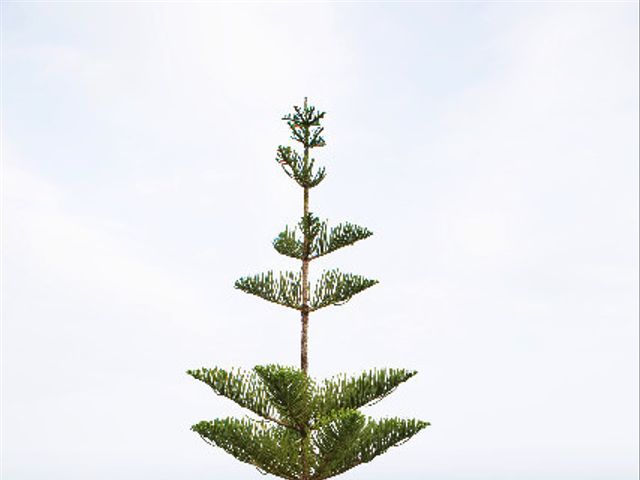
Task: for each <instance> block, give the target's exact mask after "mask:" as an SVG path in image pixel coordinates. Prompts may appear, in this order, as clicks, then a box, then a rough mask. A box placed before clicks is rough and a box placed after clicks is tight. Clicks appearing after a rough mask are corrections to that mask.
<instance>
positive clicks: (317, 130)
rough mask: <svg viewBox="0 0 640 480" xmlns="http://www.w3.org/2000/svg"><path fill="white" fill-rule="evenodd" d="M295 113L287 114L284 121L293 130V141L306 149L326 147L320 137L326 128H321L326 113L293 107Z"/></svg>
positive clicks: (309, 108)
mask: <svg viewBox="0 0 640 480" xmlns="http://www.w3.org/2000/svg"><path fill="white" fill-rule="evenodd" d="M293 110H294V113H293V114H287V115H285V116H284V117H282V120H284V121H286V122H287V125H289V128H290V129H291V139H292V140H295V141H296V142H300V143H301V144H302V145H304V147H305V148H314V147H324V146H325V141H324V138H322V136H321V135H320V134H321V133H322V132H323V130H324V127H321V126H320V120H322V119H323V118H324V116H325V115H326V112H321V111H319V110H316V107H313V106H311V107H308V106H307V105H306V102H305V105H304V107H298V106H297V105H296V106H294V107H293Z"/></svg>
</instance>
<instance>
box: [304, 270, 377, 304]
mask: <svg viewBox="0 0 640 480" xmlns="http://www.w3.org/2000/svg"><path fill="white" fill-rule="evenodd" d="M376 283H378V281H377V280H370V279H367V278H364V277H362V276H360V275H354V274H351V273H342V272H340V271H339V270H327V271H325V272H324V273H323V274H322V276H321V277H320V280H318V282H316V285H315V288H314V292H313V299H312V300H311V311H314V310H319V309H321V308H324V307H328V306H329V305H340V304H343V303H345V302H348V301H349V300H350V299H351V297H353V296H354V295H356V294H358V293H360V292H362V291H363V290H366V289H367V288H369V287H372V286H373V285H375V284H376Z"/></svg>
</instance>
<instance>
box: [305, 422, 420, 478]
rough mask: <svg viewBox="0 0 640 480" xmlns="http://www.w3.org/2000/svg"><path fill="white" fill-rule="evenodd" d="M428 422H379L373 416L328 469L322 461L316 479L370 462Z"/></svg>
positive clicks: (402, 441) (405, 439)
mask: <svg viewBox="0 0 640 480" xmlns="http://www.w3.org/2000/svg"><path fill="white" fill-rule="evenodd" d="M428 425H429V423H428V422H423V421H420V420H404V419H399V418H387V419H383V420H377V421H376V420H372V419H369V420H368V421H367V423H366V425H364V426H363V427H362V429H361V430H360V431H359V433H358V435H357V438H355V439H354V440H352V446H351V448H348V449H347V450H346V452H345V454H344V455H343V456H342V458H341V459H340V460H332V461H330V462H329V465H328V466H327V467H326V468H323V467H322V464H320V466H319V467H318V470H317V474H314V475H313V476H312V478H313V479H314V480H320V479H325V478H330V477H334V476H336V475H339V474H341V473H344V472H346V471H347V470H351V469H352V468H354V467H357V466H358V465H361V464H363V463H367V462H370V461H371V460H373V459H374V458H375V457H377V456H378V455H382V454H383V453H385V452H386V451H387V450H389V448H391V447H394V446H397V445H400V444H402V443H404V442H406V441H407V440H409V439H410V438H411V437H413V436H414V435H415V434H416V433H418V432H419V431H420V430H422V429H423V428H425V427H427V426H428Z"/></svg>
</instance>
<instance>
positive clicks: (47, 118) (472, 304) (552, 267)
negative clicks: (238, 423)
mask: <svg viewBox="0 0 640 480" xmlns="http://www.w3.org/2000/svg"><path fill="white" fill-rule="evenodd" d="M637 15H638V4H637V3H632V2H630V3H622V2H618V3H582V4H581V3H542V2H540V3H537V4H536V3H498V2H495V3H486V4H475V3H450V4H447V3H421V4H418V3H403V4H383V3H370V4H365V3H346V4H337V3H326V4H312V5H311V4H306V5H302V4H293V3H279V4H271V5H267V6H259V5H257V4H244V5H236V6H232V5H230V4H223V5H214V4H202V3H201V4H179V3H171V4H169V3H142V2H131V3H124V2H113V3H104V2H93V3H90V2H85V3H81V2H78V3H71V2H68V3H53V2H51V3H10V2H3V5H2V97H3V105H2V115H3V125H2V139H3V143H2V161H3V193H2V197H3V247H2V260H3V276H4V282H3V287H2V288H3V292H2V293H3V299H2V425H3V426H2V479H3V480H4V479H6V480H36V479H43V480H44V479H47V480H49V479H63V478H64V479H65V480H75V479H83V480H87V479H97V480H101V479H109V480H112V479H119V480H120V479H124V480H126V479H154V480H161V479H176V480H177V479H186V478H189V479H213V478H224V479H228V480H233V479H241V478H242V479H249V478H261V477H260V475H259V474H258V472H256V471H255V470H254V469H252V468H251V467H249V466H247V465H243V464H240V463H238V462H236V461H235V460H234V459H233V458H231V457H230V456H228V455H226V454H225V453H224V452H222V451H220V450H214V449H212V448H211V447H208V446H207V445H205V444H204V443H203V442H202V441H201V440H200V439H199V438H198V437H197V435H195V434H194V433H192V432H190V431H189V426H190V425H191V424H193V423H195V422H197V421H199V420H202V419H211V418H214V417H217V416H226V415H229V414H233V415H235V414H242V412H241V411H240V410H239V409H236V408H235V406H233V405H231V404H230V403H228V402H226V401H225V400H224V399H222V398H218V397H216V396H215V395H214V394H213V392H211V391H210V390H208V389H207V388H206V387H205V386H204V385H202V384H199V383H198V382H196V381H194V380H193V379H192V378H190V377H188V376H187V375H186V374H185V373H184V371H185V370H187V369H188V368H197V367H200V366H211V367H213V366H223V367H229V366H244V367H248V368H249V367H251V366H253V365H255V364H263V363H275V362H278V363H283V364H297V361H298V350H297V349H298V333H299V325H298V320H297V316H296V314H295V312H293V311H291V310H287V309H283V308H281V307H278V306H274V305H272V304H267V303H266V302H263V301H261V300H259V299H257V298H255V297H250V296H247V295H245V294H242V293H241V292H239V291H237V290H234V289H233V288H232V286H233V282H234V280H235V279H236V278H238V277H240V276H242V275H247V274H252V273H257V272H260V271H264V270H268V269H279V268H283V269H293V268H297V266H296V264H295V262H293V261H290V260H289V259H286V258H283V257H280V256H279V255H278V254H277V253H276V252H275V251H274V250H273V249H272V247H271V245H270V242H271V240H272V239H273V238H274V237H275V236H276V234H277V233H278V232H279V231H280V230H281V229H282V228H283V227H284V225H285V224H287V223H288V224H293V223H295V222H296V221H297V218H298V216H299V215H300V210H301V192H300V191H299V189H298V187H297V186H295V185H294V184H293V183H292V182H291V181H290V180H288V179H287V178H286V176H284V174H283V173H282V172H281V170H280V169H279V167H278V166H277V164H276V162H275V161H274V156H275V149H276V147H277V145H278V144H281V143H287V142H288V139H287V129H286V126H285V124H284V123H283V122H281V121H280V120H279V118H280V117H281V116H282V115H283V114H285V113H287V112H288V111H289V110H290V107H291V105H293V104H300V103H301V102H302V99H303V97H304V96H309V98H310V101H311V102H312V103H313V104H315V105H317V106H319V107H320V108H321V109H323V110H326V111H327V112H328V115H327V117H326V139H327V142H328V146H327V147H326V148H325V149H322V150H320V151H318V161H319V162H320V163H321V164H324V165H326V167H327V170H328V176H327V179H326V180H325V182H324V183H323V184H322V185H321V186H320V187H318V188H317V189H315V190H313V191H312V195H311V202H312V203H311V204H312V210H313V211H314V212H315V213H317V214H318V215H320V216H321V217H323V218H329V219H330V220H331V221H332V222H333V223H337V222H340V221H345V220H349V221H352V222H356V223H359V224H361V225H364V226H367V227H369V228H371V229H372V230H373V231H374V232H375V235H374V236H373V237H372V238H371V239H369V240H366V241H364V242H361V243H360V244H358V245H357V246H354V247H353V248H348V249H344V250H342V251H340V252H338V253H336V254H334V255H331V256H329V257H326V258H325V259H323V260H322V261H318V264H317V265H316V264H313V265H312V268H313V272H315V273H316V274H317V273H318V272H319V271H320V270H321V268H333V267H340V268H342V269H343V270H345V271H351V272H354V273H360V274H363V275H366V276H370V277H373V278H377V279H379V280H380V281H381V283H380V285H378V286H375V287H373V288H372V289H371V290H369V291H367V292H366V293H363V294H361V295H359V296H357V297H356V298H354V299H353V300H352V301H351V302H349V303H348V304H347V305H345V306H342V307H334V308H330V309H326V310H323V311H322V312H319V313H318V314H317V315H314V316H313V317H312V325H311V330H310V335H311V337H310V368H311V372H312V374H313V375H316V376H319V377H322V376H325V375H330V374H333V373H336V372H339V371H346V372H353V373H358V372H359V371H360V370H361V369H364V368H370V367H374V366H393V367H406V368H415V369H417V370H418V371H419V372H420V374H419V375H418V376H417V377H416V378H414V379H412V380H411V381H410V382H408V383H407V384H406V385H405V386H403V387H402V388H400V389H399V390H398V391H397V392H396V393H394V395H393V396H392V397H390V398H388V399H387V400H385V401H384V402H381V403H380V404H378V405H376V406H375V407H374V408H372V409H370V410H369V411H368V412H367V413H369V414H371V415H374V416H378V415H392V416H396V415H397V416H409V417H417V418H421V419H425V420H429V421H430V422H431V423H432V426H431V427H429V428H428V429H427V430H425V431H424V432H422V433H421V434H420V435H418V436H417V437H416V438H415V439H412V440H411V441H410V442H409V443H408V444H406V445H405V446H403V447H402V448H398V449H394V450H392V451H391V452H390V453H388V454H386V455H385V456H383V457H380V458H379V459H377V460H376V461H374V462H373V463H371V464H369V465H366V466H363V467H361V468H359V469H357V470H354V471H352V472H350V473H348V474H345V475H344V477H343V478H344V479H345V480H347V479H349V478H350V479H359V480H367V479H371V480H373V479H376V480H377V479H392V478H403V479H409V480H411V479H415V480H418V479H420V480H421V479H434V480H454V479H456V480H457V479H460V480H462V479H477V480H480V479H487V480H502V479H504V480H511V479H516V478H517V479H519V480H527V479H543V478H544V479H581V480H584V479H606V480H618V479H619V480H623V479H624V480H632V479H634V478H636V475H637V449H638V440H637V437H638V410H637V403H638V378H637V377H638V366H637V360H638V323H637V322H638V301H637V289H638V253H637V241H638V136H637V132H638V90H637V84H638V47H637V38H638V24H637Z"/></svg>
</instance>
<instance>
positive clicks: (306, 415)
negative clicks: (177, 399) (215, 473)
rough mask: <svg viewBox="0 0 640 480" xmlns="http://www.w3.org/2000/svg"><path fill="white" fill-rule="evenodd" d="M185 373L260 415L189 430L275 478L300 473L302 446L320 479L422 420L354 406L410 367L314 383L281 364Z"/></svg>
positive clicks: (402, 377) (377, 450)
mask: <svg viewBox="0 0 640 480" xmlns="http://www.w3.org/2000/svg"><path fill="white" fill-rule="evenodd" d="M188 373H189V374H190V375H191V376H193V377H194V378H196V379H198V380H200V381H202V382H204V383H206V384H207V385H209V386H210V387H211V388H213V390H214V391H215V392H216V393H218V394H219V395H223V396H225V397H226V398H229V399H230V400H233V401H234V402H235V403H237V404H238V405H240V406H241V407H244V408H247V409H248V410H250V411H252V412H253V413H255V414H257V415H258V416H259V417H262V419H263V420H252V419H242V420H241V419H234V418H225V419H217V420H213V421H202V422H199V423H197V424H196V425H194V426H193V427H192V430H194V431H195V432H197V433H198V434H200V436H201V437H202V438H204V439H205V440H207V441H208V442H209V443H211V444H213V445H215V446H218V447H220V448H222V449H224V450H225V451H226V452H228V453H230V454H231V455H233V456H234V457H236V458H237V459H238V460H240V461H242V462H245V463H249V464H251V465H254V466H255V467H257V468H258V469H259V470H261V471H263V472H266V473H271V474H273V475H276V476H279V477H281V478H289V479H303V478H304V477H303V475H302V463H301V455H300V452H301V451H302V450H304V451H305V452H306V454H307V458H308V459H309V462H308V471H307V473H308V475H307V478H309V479H318V480H320V479H324V478H330V477H333V476H335V475H338V474H340V473H342V472H345V471H346V470H349V469H351V468H353V467H355V466H357V465H360V464H362V463H366V462H369V461H371V460H373V458H375V457H376V456H378V455H380V454H382V453H384V452H385V451H387V450H388V449H389V448H390V447H392V446H395V445H399V444H400V443H402V442H404V441H406V440H408V439H409V438H411V437H412V436H413V435H415V434H416V433H418V432H419V431H420V430H422V429H423V428H425V427H426V426H428V423H427V422H421V421H418V420H403V419H398V418H387V419H382V420H373V419H370V418H367V417H365V416H364V415H363V414H362V413H360V412H359V411H358V410H357V409H358V408H360V407H363V406H366V405H369V404H371V403H372V402H375V401H377V400H381V399H382V398H384V397H385V396H386V395H388V394H389V393H390V392H392V391H393V390H394V389H395V388H397V386H398V385H400V384H401V383H403V382H405V381H406V380H408V379H409V378H411V377H412V376H413V375H415V372H412V371H408V370H403V369H381V370H370V371H367V372H363V373H362V374H361V375H359V376H357V377H352V378H347V377H346V376H345V375H338V376H336V377H333V378H330V379H326V380H324V381H323V382H321V383H320V384H317V383H316V382H315V381H313V379H311V377H309V376H308V375H306V374H305V373H304V372H302V371H301V370H298V369H296V368H292V367H283V366H280V365H265V366H257V367H255V368H254V369H253V371H250V372H245V371H241V370H235V371H231V372H228V371H225V370H222V369H219V368H214V369H205V368H202V369H199V370H190V371H189V372H188ZM305 439H307V442H306V443H305Z"/></svg>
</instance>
